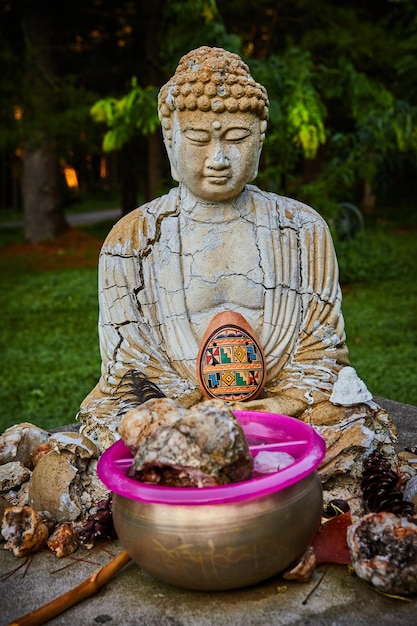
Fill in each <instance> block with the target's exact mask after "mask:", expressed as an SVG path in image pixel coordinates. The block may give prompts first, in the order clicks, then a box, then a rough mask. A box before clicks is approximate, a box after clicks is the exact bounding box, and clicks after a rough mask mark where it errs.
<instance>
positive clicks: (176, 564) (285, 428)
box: [98, 411, 325, 591]
mask: <svg viewBox="0 0 417 626" xmlns="http://www.w3.org/2000/svg"><path fill="white" fill-rule="evenodd" d="M235 415H236V417H237V418H238V419H239V421H240V422H241V424H242V426H243V429H244V430H245V433H246V434H247V437H248V440H249V442H250V441H251V438H252V440H253V437H255V440H256V443H257V444H259V442H260V441H262V442H265V443H266V444H267V443H268V442H269V443H271V442H273V441H275V442H278V443H279V445H281V444H282V445H283V446H284V448H283V449H285V450H286V451H289V452H290V453H292V454H293V455H294V457H295V459H296V460H295V463H294V464H292V465H291V466H289V467H287V468H285V469H282V470H280V471H279V472H274V474H273V475H271V474H268V475H264V476H262V477H257V478H253V479H251V480H250V481H244V482H242V483H234V484H232V485H226V486H221V487H205V488H201V489H198V488H168V487H158V486H152V485H145V484H143V483H138V481H134V480H133V479H130V478H128V477H126V476H125V474H126V471H127V462H128V459H129V454H130V453H129V452H128V450H127V448H126V447H125V446H124V444H123V442H122V441H118V442H117V443H115V444H113V446H111V448H110V449H109V450H107V451H106V452H105V453H104V455H103V456H102V457H101V459H100V461H99V466H98V472H99V476H100V478H101V480H102V481H103V482H104V484H106V485H107V487H109V488H110V489H112V491H113V520H114V525H115V529H116V532H117V535H118V537H119V539H120V542H121V543H122V545H123V547H124V548H125V550H126V551H127V552H128V554H129V555H130V557H131V558H132V559H133V560H134V561H135V562H136V563H137V564H138V565H139V566H140V567H141V568H142V569H143V570H145V571H146V572H148V573H149V574H151V575H152V576H153V577H154V578H156V579H158V580H160V581H163V582H165V583H168V584H171V585H175V586H177V587H183V588H186V589H194V590H202V591H214V590H226V589H234V588H239V587H245V586H248V585H253V584H256V583H258V582H260V581H262V580H266V579H267V578H270V577H271V576H273V575H275V574H278V573H280V572H282V571H283V570H285V569H286V568H288V567H289V566H290V565H291V564H292V563H294V562H295V561H296V560H297V559H298V558H299V557H300V556H301V555H302V554H303V553H304V552H305V550H306V549H307V548H308V546H309V544H310V542H311V540H312V538H313V536H314V535H315V533H316V531H317V529H318V527H319V524H320V520H321V515H322V488H321V482H320V479H319V476H318V473H317V467H318V465H319V463H320V462H321V460H322V458H323V456H324V452H325V446H324V442H323V440H322V438H321V437H320V436H319V435H318V434H317V433H316V432H315V431H314V430H313V428H311V427H310V426H308V425H307V424H304V423H303V422H300V421H299V420H295V419H293V418H289V417H286V416H278V415H272V414H269V413H254V412H249V411H236V413H235ZM289 420H290V421H289ZM271 423H272V427H271ZM255 433H256V434H255ZM255 447H256V448H259V445H257V446H255ZM130 456H131V455H130Z"/></svg>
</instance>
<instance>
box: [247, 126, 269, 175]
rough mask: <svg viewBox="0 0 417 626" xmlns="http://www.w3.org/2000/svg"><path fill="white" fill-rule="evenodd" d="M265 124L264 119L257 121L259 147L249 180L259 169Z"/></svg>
mask: <svg viewBox="0 0 417 626" xmlns="http://www.w3.org/2000/svg"><path fill="white" fill-rule="evenodd" d="M266 126H267V122H266V120H261V121H260V122H259V149H258V160H257V161H256V163H255V166H254V168H253V172H252V177H251V179H250V180H254V179H255V178H256V177H257V175H258V169H259V161H260V158H261V152H262V148H263V146H264V141H265V131H266Z"/></svg>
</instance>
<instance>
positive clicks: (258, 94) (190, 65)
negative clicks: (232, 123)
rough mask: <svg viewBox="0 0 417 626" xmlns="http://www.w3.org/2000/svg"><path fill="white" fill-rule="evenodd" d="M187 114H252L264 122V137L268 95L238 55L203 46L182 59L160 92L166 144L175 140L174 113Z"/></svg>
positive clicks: (159, 106) (159, 104)
mask: <svg viewBox="0 0 417 626" xmlns="http://www.w3.org/2000/svg"><path fill="white" fill-rule="evenodd" d="M184 110H188V111H195V110H200V111H214V112H216V113H223V111H228V112H229V113H235V112H251V113H254V114H255V115H257V116H258V117H259V119H260V120H261V121H263V122H264V123H263V124H262V131H261V132H262V135H264V133H265V130H266V121H267V119H268V111H269V101H268V94H267V91H266V89H265V87H263V85H260V84H259V83H257V82H256V81H255V80H254V79H253V78H252V76H251V74H250V71H249V67H248V66H247V65H246V63H245V62H244V61H242V59H241V58H240V57H239V55H237V54H235V53H234V52H228V51H226V50H223V48H211V47H209V46H202V47H200V48H197V49H196V50H192V51H191V52H189V53H188V54H186V55H184V56H183V57H182V58H181V59H180V61H179V63H178V67H177V69H176V71H175V74H174V75H173V76H172V77H171V78H170V80H169V81H168V82H167V83H166V84H165V85H163V87H161V89H160V91H159V95H158V115H159V119H160V121H161V124H162V129H163V132H164V136H165V140H168V141H169V142H170V141H171V139H172V135H171V115H172V112H173V111H184ZM262 139H263V137H262V138H261V140H262Z"/></svg>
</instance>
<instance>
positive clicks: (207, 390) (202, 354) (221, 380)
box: [197, 311, 266, 402]
mask: <svg viewBox="0 0 417 626" xmlns="http://www.w3.org/2000/svg"><path fill="white" fill-rule="evenodd" d="M197 375H198V380H199V384H200V388H201V390H202V392H203V393H204V395H205V396H207V397H209V398H219V399H221V400H224V401H226V402H232V401H234V400H239V401H243V400H252V399H254V398H257V397H258V396H259V395H260V393H261V392H262V389H263V387H264V384H265V378H266V366H265V357H264V353H263V350H262V347H261V345H260V343H259V340H258V338H257V336H256V334H255V332H254V331H253V330H252V328H251V327H250V325H249V324H248V322H247V321H246V320H245V318H244V317H243V316H242V315H240V313H234V312H231V311H225V312H223V313H219V314H218V315H216V316H215V317H214V318H213V319H212V321H211V323H210V325H209V327H208V329H207V331H206V333H205V335H204V337H203V340H202V342H201V345H200V350H199V353H198V358H197Z"/></svg>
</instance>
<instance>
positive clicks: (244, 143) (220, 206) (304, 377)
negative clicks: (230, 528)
mask: <svg viewBox="0 0 417 626" xmlns="http://www.w3.org/2000/svg"><path fill="white" fill-rule="evenodd" d="M268 105H269V103H268V95H267V92H266V90H265V88H264V87H263V86H262V85H260V84H258V83H257V82H256V81H255V80H254V79H253V78H252V76H251V74H250V71H249V68H248V66H247V65H246V64H245V63H244V62H243V60H242V59H241V58H240V57H239V56H238V55H236V54H233V53H230V52H227V51H225V50H223V49H220V48H210V47H206V46H203V47H201V48H198V49H197V50H193V51H192V52H190V53H188V54H186V55H185V56H184V57H183V58H182V59H181V60H180V62H179V65H178V67H177V70H176V72H175V74H174V75H173V76H172V77H171V79H170V80H169V81H168V82H167V83H166V84H165V85H164V86H163V87H162V88H161V90H160V92H159V98H158V112H159V118H160V121H161V126H162V133H163V138H164V143H165V146H166V150H167V153H168V157H169V161H170V165H171V172H172V177H173V178H174V180H176V181H177V182H178V185H177V186H175V187H174V188H172V189H171V190H170V191H169V192H168V193H167V194H166V195H164V196H162V197H160V198H156V199H154V200H152V201H151V202H147V203H146V204H144V205H143V206H140V207H139V208H137V209H136V210H134V211H132V212H131V213H129V214H128V215H126V216H124V217H123V218H122V219H121V220H120V221H119V222H118V223H117V224H116V225H115V226H114V227H113V229H112V230H111V231H110V233H109V234H108V236H107V238H106V240H105V242H104V244H103V247H102V250H101V254H100V260H99V309H100V312H99V340H100V352H101V360H102V366H101V377H100V380H99V382H98V383H97V385H96V386H95V388H94V389H93V390H92V391H91V393H90V394H89V395H88V396H87V397H86V398H85V400H84V401H83V403H82V405H81V409H80V413H79V419H80V421H81V431H82V432H83V433H84V434H85V435H87V436H88V437H89V438H91V439H92V440H93V441H94V442H95V443H96V445H97V446H98V448H99V450H104V449H105V448H106V447H107V446H108V445H110V444H111V443H112V442H113V441H114V440H116V439H117V438H118V433H117V426H118V423H119V421H120V419H121V416H122V415H123V414H124V413H125V412H126V411H127V410H129V409H130V408H132V406H134V405H135V403H137V402H138V399H137V397H135V395H134V394H133V393H131V389H132V385H133V383H134V378H135V376H141V377H144V378H145V379H146V380H148V381H149V382H150V384H152V385H155V386H157V388H158V389H159V390H160V391H161V394H163V395H165V396H167V397H169V398H172V399H174V400H176V401H177V402H178V403H179V404H181V405H182V406H184V407H191V406H193V405H194V404H196V403H198V402H201V401H202V400H203V398H204V396H203V391H202V389H201V385H200V384H199V378H198V374H197V369H198V368H197V363H196V361H197V357H198V354H199V350H200V347H201V342H202V341H203V339H204V336H205V334H206V333H207V330H208V329H209V327H210V324H211V322H212V320H213V318H215V316H216V315H218V314H220V313H222V312H225V311H227V312H230V313H232V314H236V315H238V316H242V317H243V318H244V320H245V321H246V322H247V324H248V327H249V328H250V329H252V330H253V333H254V335H256V337H257V338H258V340H259V343H260V345H261V347H262V350H263V353H264V359H265V368H266V375H265V384H264V387H263V390H262V393H260V394H259V395H258V396H257V397H256V398H253V399H249V400H247V401H245V400H243V401H242V400H239V399H237V400H236V399H235V400H231V401H230V405H231V407H232V408H233V409H253V410H257V411H268V412H272V413H278V414H284V415H289V416H293V417H296V418H298V419H301V420H303V421H305V422H307V423H309V424H311V425H313V427H314V428H316V429H317V430H318V431H319V432H320V433H321V434H322V436H323V437H324V439H325V440H326V444H327V454H326V457H325V459H324V462H323V464H322V466H321V467H320V470H319V471H320V474H321V477H322V481H323V483H324V487H325V489H327V490H328V493H329V494H334V495H335V496H336V497H344V498H346V499H348V498H350V497H352V496H354V495H355V494H357V493H358V487H357V485H358V477H359V473H360V469H361V463H360V462H361V460H362V459H363V458H364V457H365V456H366V455H367V454H369V453H370V452H371V451H372V450H374V449H375V448H376V447H378V446H382V447H383V449H384V450H385V452H386V453H387V455H388V456H390V455H391V456H393V455H394V449H393V443H394V442H395V429H394V427H393V425H392V423H391V421H390V418H389V416H388V414H387V413H386V412H385V411H384V410H383V409H382V408H381V407H379V406H378V405H377V404H376V403H375V402H374V401H373V399H372V395H371V394H370V393H369V392H368V390H367V389H366V386H365V385H364V383H363V382H362V381H361V380H360V379H359V378H358V377H357V375H356V372H355V370H354V369H353V368H352V366H351V365H350V363H349V355H348V349H347V346H346V341H345V340H346V337H345V329H344V320H343V315H342V312H341V302H342V295H341V289H340V286H339V278H338V264H337V259H336V255H335V251H334V246H333V242H332V238H331V234H330V232H329V228H328V226H327V224H326V222H325V220H324V219H323V218H322V217H321V216H320V214H319V213H318V212H316V211H315V210H314V209H313V208H311V207H309V206H307V205H305V204H303V203H302V202H299V201H297V200H294V199H290V198H286V197H282V196H279V195H276V194H275V193H269V192H267V191H263V190H261V189H259V188H258V187H257V186H255V185H253V184H251V181H253V180H254V179H255V177H256V175H257V171H258V163H259V158H260V154H261V150H262V145H263V142H264V138H265V133H266V129H267V120H268ZM342 373H343V374H342ZM346 381H348V382H346ZM358 461H359V463H358Z"/></svg>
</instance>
